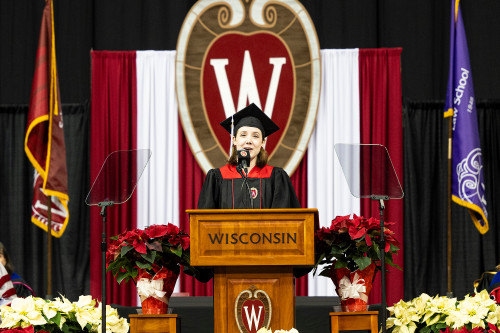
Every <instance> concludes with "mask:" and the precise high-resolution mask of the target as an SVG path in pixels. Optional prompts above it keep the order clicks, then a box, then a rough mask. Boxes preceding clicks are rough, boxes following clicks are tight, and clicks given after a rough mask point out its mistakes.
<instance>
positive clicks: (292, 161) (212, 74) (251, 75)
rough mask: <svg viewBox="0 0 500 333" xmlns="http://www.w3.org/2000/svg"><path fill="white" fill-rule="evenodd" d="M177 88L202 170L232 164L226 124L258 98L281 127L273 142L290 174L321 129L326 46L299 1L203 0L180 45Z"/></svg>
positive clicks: (270, 147)
mask: <svg viewBox="0 0 500 333" xmlns="http://www.w3.org/2000/svg"><path fill="white" fill-rule="evenodd" d="M176 89H177V99H178V103H179V112H180V117H181V121H182V126H183V128H184V132H185V134H186V137H187V139H188V142H189V144H190V146H191V150H192V151H193V154H194V155H195V157H196V159H197V160H198V163H199V164H200V166H201V167H202V169H203V170H204V171H205V172H207V171H208V170H209V169H211V168H213V167H220V166H222V165H224V164H225V163H226V160H227V157H228V156H227V155H228V152H229V148H230V144H231V141H230V137H229V136H228V135H227V132H225V131H224V129H223V128H222V127H220V126H219V123H220V122H221V121H222V120H224V119H226V118H227V117H229V116H231V115H232V114H234V112H236V111H238V110H240V109H242V108H244V107H245V106H247V105H249V104H250V103H255V104H256V105H258V106H259V107H260V108H261V109H262V110H264V112H265V113H266V114H267V115H268V116H270V117H271V118H272V119H273V121H274V122H275V123H277V124H278V126H279V127H280V128H281V130H280V131H278V132H277V134H273V135H272V136H270V137H269V138H268V140H267V144H266V150H267V151H268V153H269V155H270V158H271V160H270V164H272V165H276V166H280V167H283V168H284V169H285V170H286V171H287V172H288V173H289V174H291V173H292V172H293V171H294V170H295V168H296V167H297V165H298V163H299V162H300V160H301V159H302V156H303V154H304V152H305V150H306V147H307V143H308V141H309V138H310V136H311V133H312V130H313V128H314V122H315V119H316V112H317V108H318V102H319V90H320V51H319V44H318V41H317V36H316V31H315V29H314V26H313V24H312V22H311V20H310V18H309V16H308V14H307V12H306V11H305V9H304V8H303V7H302V5H301V4H300V3H299V2H298V1H296V0H287V1H270V0H224V1H217V2H209V1H199V2H197V3H196V4H195V5H194V6H193V8H192V9H191V10H190V12H189V13H188V15H187V16H186V19H185V21H184V24H183V26H182V29H181V32H180V34H179V41H178V45H177V59H176Z"/></svg>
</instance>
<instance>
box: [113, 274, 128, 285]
mask: <svg viewBox="0 0 500 333" xmlns="http://www.w3.org/2000/svg"><path fill="white" fill-rule="evenodd" d="M129 276H130V275H129V273H128V272H119V273H118V275H117V276H116V282H118V284H120V283H122V281H123V280H125V279H126V280H125V282H127V281H128V280H129V279H130V277H129Z"/></svg>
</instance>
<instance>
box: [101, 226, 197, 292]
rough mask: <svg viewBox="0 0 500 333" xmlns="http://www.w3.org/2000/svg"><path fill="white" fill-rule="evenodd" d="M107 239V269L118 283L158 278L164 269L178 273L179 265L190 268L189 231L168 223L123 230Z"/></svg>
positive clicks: (164, 273) (164, 271)
mask: <svg viewBox="0 0 500 333" xmlns="http://www.w3.org/2000/svg"><path fill="white" fill-rule="evenodd" d="M110 240H111V242H110V244H109V246H108V250H107V252H106V267H107V268H106V271H111V272H112V273H113V275H114V276H115V278H116V281H117V282H118V283H121V282H122V281H125V282H127V281H129V280H130V279H132V280H133V281H138V280H139V279H141V278H143V277H144V278H148V279H155V277H156V278H161V277H162V275H166V273H167V271H173V272H175V273H177V274H178V273H179V272H180V265H182V266H186V267H188V268H190V265H189V235H188V234H187V233H185V232H183V231H182V230H180V229H179V228H178V227H177V226H176V225H173V224H171V223H168V224H167V225H151V226H149V227H147V228H145V229H144V230H141V229H135V230H130V231H125V232H123V233H121V234H119V235H117V236H114V237H110Z"/></svg>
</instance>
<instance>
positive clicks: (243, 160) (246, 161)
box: [238, 149, 250, 174]
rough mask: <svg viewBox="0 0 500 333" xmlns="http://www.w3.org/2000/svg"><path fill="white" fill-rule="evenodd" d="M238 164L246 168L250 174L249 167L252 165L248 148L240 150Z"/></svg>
mask: <svg viewBox="0 0 500 333" xmlns="http://www.w3.org/2000/svg"><path fill="white" fill-rule="evenodd" d="M238 166H240V167H241V168H243V170H245V174H248V173H247V168H248V167H249V166H250V152H249V151H248V150H246V149H240V150H238Z"/></svg>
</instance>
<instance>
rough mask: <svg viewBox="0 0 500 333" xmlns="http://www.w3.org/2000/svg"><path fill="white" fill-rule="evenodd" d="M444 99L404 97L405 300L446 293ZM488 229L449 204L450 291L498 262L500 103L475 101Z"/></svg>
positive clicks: (469, 285)
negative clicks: (484, 230)
mask: <svg viewBox="0 0 500 333" xmlns="http://www.w3.org/2000/svg"><path fill="white" fill-rule="evenodd" d="M443 110H444V102H416V101H406V102H405V103H404V108H403V126H404V129H403V136H404V171H403V173H404V187H405V198H404V228H405V230H404V235H405V239H404V244H405V258H404V261H405V269H404V272H405V299H411V298H413V297H416V296H418V295H420V294H421V293H423V292H425V293H428V294H430V295H436V294H439V295H446V292H447V291H448V284H447V277H448V274H447V267H448V266H447V265H448V262H447V207H448V201H447V183H448V178H447V177H448V176H447V175H448V162H447V156H448V119H444V118H443ZM477 111H478V118H479V131H480V139H481V146H482V150H483V167H484V178H485V186H486V198H487V202H488V215H489V216H488V217H489V226H490V230H489V231H488V232H487V233H486V234H485V235H481V234H480V233H479V232H478V231H477V229H476V227H475V226H474V224H473V222H472V219H471V218H470V215H469V213H468V211H467V209H465V208H463V207H461V206H459V205H457V204H455V203H452V204H451V207H452V236H451V240H452V261H451V267H452V274H451V276H452V291H453V293H454V294H455V295H457V296H464V295H465V294H468V293H472V292H473V291H474V289H473V283H474V280H476V279H478V278H479V277H480V275H481V273H482V272H484V271H486V270H490V269H494V267H495V266H496V265H497V264H498V259H497V258H498V257H499V254H500V253H499V249H498V247H497V246H496V244H497V241H496V240H497V239H498V238H499V236H500V228H499V227H498V213H497V210H498V208H497V207H496V204H497V203H498V200H499V199H500V189H499V188H498V186H496V185H497V184H499V182H500V179H499V177H498V175H497V172H496V171H497V170H498V169H499V168H500V149H499V148H500V146H499V144H500V135H499V134H498V128H500V103H499V102H481V103H478V105H477Z"/></svg>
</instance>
